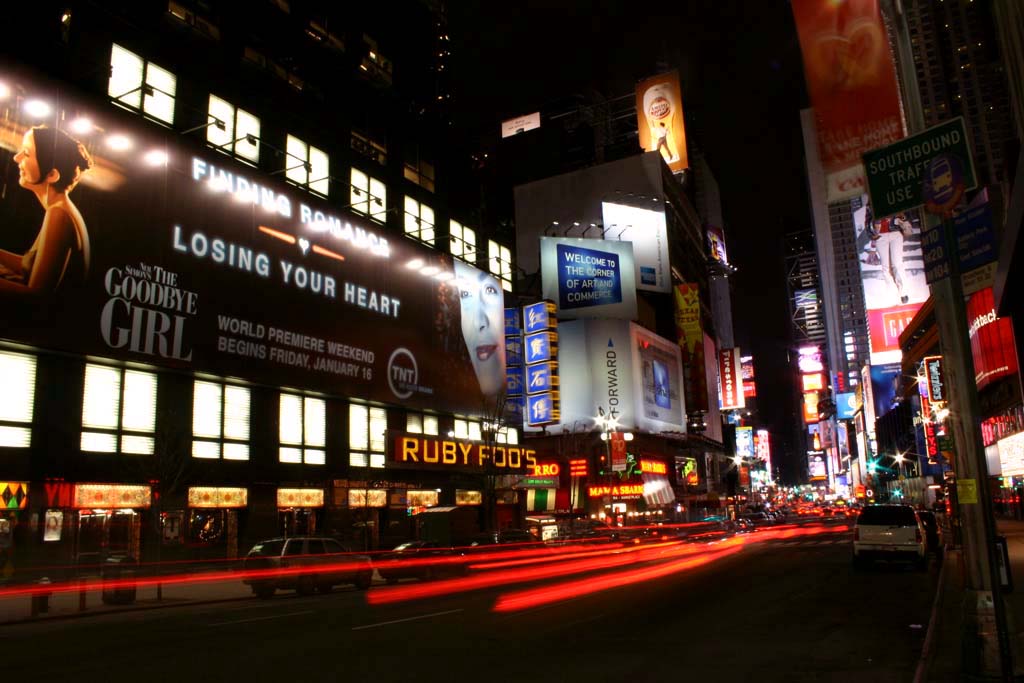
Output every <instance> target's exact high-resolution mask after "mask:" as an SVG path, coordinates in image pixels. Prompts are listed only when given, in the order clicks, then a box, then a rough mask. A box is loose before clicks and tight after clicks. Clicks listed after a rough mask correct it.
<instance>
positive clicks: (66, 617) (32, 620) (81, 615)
mask: <svg viewBox="0 0 1024 683" xmlns="http://www.w3.org/2000/svg"><path fill="white" fill-rule="evenodd" d="M251 599H252V596H251V595H245V596H240V597H237V596H236V597H232V598H207V599H201V600H188V599H186V600H181V601H180V602H163V603H159V604H156V605H138V604H136V605H131V606H127V605H126V606H124V607H112V608H109V609H103V610H102V611H90V610H85V611H82V612H69V613H67V614H47V615H46V616H35V617H31V616H29V617H21V618H19V619H8V620H6V621H0V628H3V627H5V626H23V625H25V624H42V623H46V622H48V621H70V620H72V619H88V618H93V617H102V616H104V615H107V614H124V613H126V612H146V611H151V610H158V609H168V608H170V607H186V606H192V605H215V604H218V603H222V602H240V601H242V600H251Z"/></svg>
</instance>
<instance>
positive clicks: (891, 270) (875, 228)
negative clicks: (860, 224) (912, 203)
mask: <svg viewBox="0 0 1024 683" xmlns="http://www.w3.org/2000/svg"><path fill="white" fill-rule="evenodd" d="M911 230H912V227H911V225H910V221H908V220H907V218H906V216H905V215H903V214H899V215H897V216H893V217H892V218H883V219H882V220H880V221H874V222H873V223H871V244H872V245H873V246H874V247H875V249H876V250H877V252H878V257H879V260H880V261H881V266H882V273H883V275H885V276H888V278H890V279H891V280H892V283H893V284H894V285H895V286H896V296H898V297H899V299H900V303H901V304H905V303H907V301H908V300H909V297H908V296H907V295H906V293H905V292H904V287H903V238H904V237H907V236H909V235H910V232H911Z"/></svg>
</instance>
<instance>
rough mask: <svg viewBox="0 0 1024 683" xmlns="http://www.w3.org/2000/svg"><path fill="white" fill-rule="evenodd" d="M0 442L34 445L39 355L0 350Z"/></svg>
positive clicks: (15, 446)
mask: <svg viewBox="0 0 1024 683" xmlns="http://www.w3.org/2000/svg"><path fill="white" fill-rule="evenodd" d="M0 386H3V391H0V446H7V447H9V448H28V447H29V446H30V445H32V408H33V406H34V405H35V394H36V359H35V356H27V355H25V354H21V353H8V352H6V351H3V352H0Z"/></svg>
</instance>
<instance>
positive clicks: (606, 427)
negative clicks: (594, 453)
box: [594, 406, 633, 512]
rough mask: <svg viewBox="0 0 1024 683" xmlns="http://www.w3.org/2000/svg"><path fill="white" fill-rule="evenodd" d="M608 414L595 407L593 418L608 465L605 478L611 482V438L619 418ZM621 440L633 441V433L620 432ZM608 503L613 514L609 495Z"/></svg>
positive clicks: (617, 425)
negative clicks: (599, 433)
mask: <svg viewBox="0 0 1024 683" xmlns="http://www.w3.org/2000/svg"><path fill="white" fill-rule="evenodd" d="M610 412H611V411H609V412H608V413H605V410H604V408H603V407H601V406H597V416H596V417H595V418H594V422H595V423H596V424H597V425H599V426H600V427H601V441H604V443H605V454H606V458H607V463H608V470H607V471H608V473H609V474H608V475H607V476H608V480H609V481H612V480H613V478H614V471H615V468H614V465H613V464H612V451H613V449H612V440H613V436H612V435H613V434H616V433H618V432H619V431H620V430H619V418H618V417H617V416H615V415H612V414H610ZM622 440H623V441H632V440H633V433H632V432H622ZM608 503H609V507H611V508H612V510H611V511H612V512H614V503H612V501H611V497H610V495H609V501H608Z"/></svg>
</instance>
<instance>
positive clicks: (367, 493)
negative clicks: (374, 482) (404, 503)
mask: <svg viewBox="0 0 1024 683" xmlns="http://www.w3.org/2000/svg"><path fill="white" fill-rule="evenodd" d="M348 506H349V507H350V508H368V507H369V508H383V507H387V506H388V492H387V491H385V490H384V489H349V490H348Z"/></svg>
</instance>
